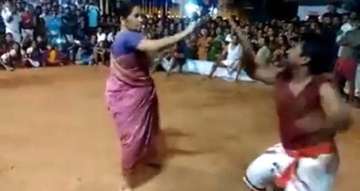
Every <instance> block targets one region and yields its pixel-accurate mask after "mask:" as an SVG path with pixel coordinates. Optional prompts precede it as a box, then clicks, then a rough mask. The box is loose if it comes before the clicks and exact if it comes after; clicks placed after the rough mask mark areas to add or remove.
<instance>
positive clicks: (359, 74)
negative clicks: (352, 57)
mask: <svg viewBox="0 0 360 191" xmlns="http://www.w3.org/2000/svg"><path fill="white" fill-rule="evenodd" d="M355 87H356V93H355V95H356V96H358V97H360V63H358V67H357V71H356V81H355Z"/></svg>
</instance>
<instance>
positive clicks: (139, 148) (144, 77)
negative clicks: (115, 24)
mask: <svg viewBox="0 0 360 191" xmlns="http://www.w3.org/2000/svg"><path fill="white" fill-rule="evenodd" d="M133 36H135V37H133ZM141 38H142V37H141V36H139V35H138V33H134V32H122V33H119V34H118V35H117V37H116V40H115V42H114V44H113V47H112V56H111V66H110V75H109V78H108V80H107V83H106V91H105V97H106V103H107V106H108V110H109V111H110V113H111V114H112V117H113V119H114V121H115V125H116V128H117V133H118V136H119V139H120V142H121V153H122V155H121V156H122V168H123V169H124V170H131V169H133V168H134V167H135V166H136V164H137V163H138V162H140V161H141V160H142V159H145V158H147V157H149V155H152V154H155V153H154V152H155V149H154V148H155V146H154V144H155V141H154V140H155V137H156V136H157V135H158V133H159V113H158V112H159V111H158V99H157V94H156V91H155V86H154V83H153V80H152V78H151V77H150V75H149V63H150V60H149V58H148V57H147V55H146V53H143V52H139V51H136V49H135V48H136V46H137V44H138V43H139V42H140V40H141ZM129 40H133V41H135V43H133V42H128V41H129ZM131 43H133V46H131ZM129 44H130V47H129Z"/></svg>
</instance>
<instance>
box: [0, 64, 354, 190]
mask: <svg viewBox="0 0 360 191" xmlns="http://www.w3.org/2000/svg"><path fill="white" fill-rule="evenodd" d="M106 75H107V69H106V68H103V67H77V66H71V67H63V68H47V69H39V70H18V71H15V72H13V73H8V72H5V71H0V97H1V99H0V107H1V111H0V191H116V190H117V186H118V181H119V171H120V170H119V159H118V157H119V156H118V152H117V150H118V141H117V137H116V135H115V131H114V128H113V124H112V121H111V118H110V116H109V115H108V113H107V111H106V108H105V105H104V97H103V92H104V84H105V78H106ZM154 78H155V80H156V84H157V88H158V94H159V97H160V108H161V119H162V128H163V129H164V130H165V133H166V136H167V142H168V145H169V148H168V156H167V165H166V166H165V168H164V169H163V170H162V172H160V174H158V175H157V176H154V177H152V179H150V181H148V182H146V183H145V184H144V185H142V186H141V187H140V188H139V189H138V190H139V191H225V190H226V191H231V190H234V191H245V190H246V189H245V187H243V184H242V181H241V177H242V174H243V172H244V169H245V168H246V166H247V165H248V164H249V162H251V160H252V159H254V158H255V157H256V156H257V155H258V154H260V153H261V152H262V151H263V150H264V149H265V148H266V147H268V146H271V145H272V144H274V143H276V142H277V141H278V139H277V132H276V124H277V123H276V114H275V113H274V111H275V110H274V105H273V102H272V94H271V91H272V90H271V88H270V87H265V86H263V85H258V84H251V83H250V84H247V83H238V84H236V83H229V82H224V81H221V80H211V81H210V80H205V79H203V78H202V77H199V76H181V75H174V76H171V77H170V78H166V77H165V76H164V74H162V73H157V74H156V75H155V76H154ZM359 114H360V111H354V112H353V115H354V116H359ZM355 121H356V123H355V124H354V126H353V130H352V131H351V132H349V133H347V134H345V135H341V136H339V137H338V140H339V147H340V153H341V157H342V163H341V167H340V172H339V176H338V179H337V184H336V189H335V190H336V191H352V190H357V189H358V188H360V181H358V177H359V174H360V162H359V157H360V149H359V148H360V130H359V128H358V127H359V126H360V120H359V119H358V118H357V119H356V120H355Z"/></svg>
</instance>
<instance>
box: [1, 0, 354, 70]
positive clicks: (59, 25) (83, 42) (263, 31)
mask: <svg viewBox="0 0 360 191" xmlns="http://www.w3.org/2000/svg"><path fill="white" fill-rule="evenodd" d="M0 6H1V17H0V56H1V58H0V66H2V67H3V68H4V69H6V70H10V71H12V70H14V69H15V68H17V67H44V66H62V65H67V64H82V65H95V64H105V65H107V64H109V48H110V45H111V44H112V42H113V41H114V38H115V35H116V33H117V32H118V31H119V30H120V28H119V27H120V21H119V19H120V18H119V17H118V16H117V14H116V12H113V13H111V14H109V15H102V14H101V11H100V9H99V7H98V6H97V5H96V4H95V2H94V1H93V0H90V1H88V2H86V3H76V4H71V3H66V4H61V5H60V4H59V3H58V2H57V1H51V0H47V1H43V2H42V3H41V4H32V3H29V2H28V1H24V0H15V2H14V1H11V2H10V1H5V2H2V3H1V4H0ZM141 18H142V21H143V27H142V29H141V32H142V33H143V34H144V35H145V36H146V37H147V38H151V39H154V38H161V37H164V36H169V35H172V34H175V33H176V32H179V31H182V30H183V29H184V28H185V26H186V25H187V24H188V23H189V21H190V20H189V19H188V18H181V17H177V16H164V15H161V16H159V15H158V14H155V15H143V16H142V17H141ZM356 18H358V15H357V13H355V12H348V13H343V14H339V13H337V12H336V9H334V7H332V8H331V9H329V12H328V13H326V14H324V15H322V16H321V17H319V16H310V17H309V18H308V19H307V20H306V21H300V19H299V18H297V17H296V18H293V19H288V20H276V19H272V20H269V21H266V22H250V21H249V20H248V19H245V18H239V17H236V16H232V17H231V18H223V17H220V16H219V17H216V18H212V19H210V20H208V21H207V22H206V23H204V24H203V25H202V26H201V27H200V28H199V30H198V31H197V32H195V33H193V34H192V35H191V36H189V37H188V38H187V39H186V40H184V41H181V42H179V43H178V44H177V45H176V46H175V47H173V48H172V49H171V53H170V54H164V55H161V57H160V59H158V60H160V61H161V60H162V59H172V61H173V62H172V63H173V64H172V66H171V69H173V68H175V67H176V66H182V65H183V64H184V63H185V61H186V59H196V60H207V61H212V62H215V63H216V64H215V65H214V68H213V71H212V72H211V73H212V74H213V72H214V71H215V70H216V68H217V67H218V66H223V67H227V68H228V69H229V72H234V71H239V69H241V61H240V60H241V54H242V46H241V44H240V42H238V38H237V35H236V33H235V31H233V30H232V28H233V27H231V25H230V23H235V24H236V25H237V28H238V30H240V31H242V32H243V33H244V34H245V35H247V37H248V38H249V39H250V41H251V43H252V45H253V48H254V51H255V52H257V54H259V55H261V58H262V60H261V63H264V64H268V63H273V64H275V65H281V63H282V62H281V60H283V59H284V58H285V57H286V54H287V50H288V49H289V48H291V47H293V46H294V45H295V44H296V43H297V42H298V41H299V39H300V37H301V35H302V34H303V33H308V32H314V33H320V34H322V35H324V36H325V37H326V38H327V39H328V42H329V46H330V47H333V50H334V54H333V55H329V57H333V58H334V60H336V57H337V56H341V55H339V54H340V53H339V54H338V52H339V45H337V44H336V37H337V34H339V32H340V33H341V32H342V31H344V30H343V28H344V26H345V25H346V24H347V23H350V22H352V21H354V20H356ZM230 21H231V22H230ZM168 53H169V52H168ZM224 60H225V62H224ZM334 64H335V62H334ZM329 67H334V66H329ZM180 68H181V67H180ZM212 74H210V76H211V75H212Z"/></svg>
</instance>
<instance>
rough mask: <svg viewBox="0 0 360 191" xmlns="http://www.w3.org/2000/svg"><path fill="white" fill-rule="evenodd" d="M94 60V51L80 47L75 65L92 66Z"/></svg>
mask: <svg viewBox="0 0 360 191" xmlns="http://www.w3.org/2000/svg"><path fill="white" fill-rule="evenodd" d="M92 59H93V58H92V51H91V50H89V49H88V48H87V47H84V46H80V48H79V50H78V51H77V53H76V57H75V64H78V65H90V63H91V60H92Z"/></svg>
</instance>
